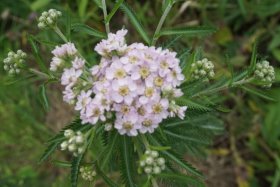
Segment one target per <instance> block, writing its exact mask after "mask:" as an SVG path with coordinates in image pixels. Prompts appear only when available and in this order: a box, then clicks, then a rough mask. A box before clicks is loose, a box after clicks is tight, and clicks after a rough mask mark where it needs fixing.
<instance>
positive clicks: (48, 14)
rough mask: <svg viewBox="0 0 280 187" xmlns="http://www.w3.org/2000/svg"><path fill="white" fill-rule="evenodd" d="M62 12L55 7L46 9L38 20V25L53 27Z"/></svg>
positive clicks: (42, 27) (41, 27)
mask: <svg viewBox="0 0 280 187" xmlns="http://www.w3.org/2000/svg"><path fill="white" fill-rule="evenodd" d="M61 15H62V14H61V12H60V11H58V10H55V9H49V10H48V11H44V12H43V13H42V14H41V16H40V17H39V20H38V27H39V28H40V29H44V28H47V27H53V26H55V25H56V24H57V19H58V18H59V17H60V16H61Z"/></svg>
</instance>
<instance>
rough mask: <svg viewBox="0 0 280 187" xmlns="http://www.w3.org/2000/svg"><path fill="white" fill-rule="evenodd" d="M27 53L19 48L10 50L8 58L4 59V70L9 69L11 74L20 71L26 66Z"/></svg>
mask: <svg viewBox="0 0 280 187" xmlns="http://www.w3.org/2000/svg"><path fill="white" fill-rule="evenodd" d="M26 56H27V55H26V53H25V52H23V51H22V50H17V52H16V53H15V52H13V51H10V52H9V53H8V56H7V58H5V59H4V60H3V62H4V70H5V71H7V72H8V73H9V74H10V75H14V74H18V73H20V70H21V69H22V68H23V66H24V62H25V60H26Z"/></svg>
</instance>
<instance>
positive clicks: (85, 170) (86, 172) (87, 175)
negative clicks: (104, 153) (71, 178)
mask: <svg viewBox="0 0 280 187" xmlns="http://www.w3.org/2000/svg"><path fill="white" fill-rule="evenodd" d="M80 172H81V176H82V178H83V179H84V180H86V181H93V179H94V177H96V171H94V170H93V169H92V167H88V166H82V167H81V168H80Z"/></svg>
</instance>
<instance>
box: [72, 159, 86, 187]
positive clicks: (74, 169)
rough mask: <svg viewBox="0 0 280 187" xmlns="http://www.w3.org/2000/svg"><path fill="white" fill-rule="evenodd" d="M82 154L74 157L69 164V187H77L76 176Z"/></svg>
mask: <svg viewBox="0 0 280 187" xmlns="http://www.w3.org/2000/svg"><path fill="white" fill-rule="evenodd" d="M83 156H84V154H81V155H79V156H77V157H74V158H73V160H72V164H71V185H72V187H77V185H78V176H79V170H80V165H81V162H82V159H83Z"/></svg>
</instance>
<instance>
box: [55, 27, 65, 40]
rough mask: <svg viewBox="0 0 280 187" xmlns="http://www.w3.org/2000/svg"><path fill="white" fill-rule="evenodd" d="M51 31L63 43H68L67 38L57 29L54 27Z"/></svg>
mask: <svg viewBox="0 0 280 187" xmlns="http://www.w3.org/2000/svg"><path fill="white" fill-rule="evenodd" d="M53 30H54V31H55V32H56V34H58V36H59V37H60V38H61V39H62V40H63V41H64V42H66V43H67V42H68V40H67V38H66V37H65V35H64V34H63V33H62V32H61V30H60V29H59V28H58V27H57V26H54V27H53Z"/></svg>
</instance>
